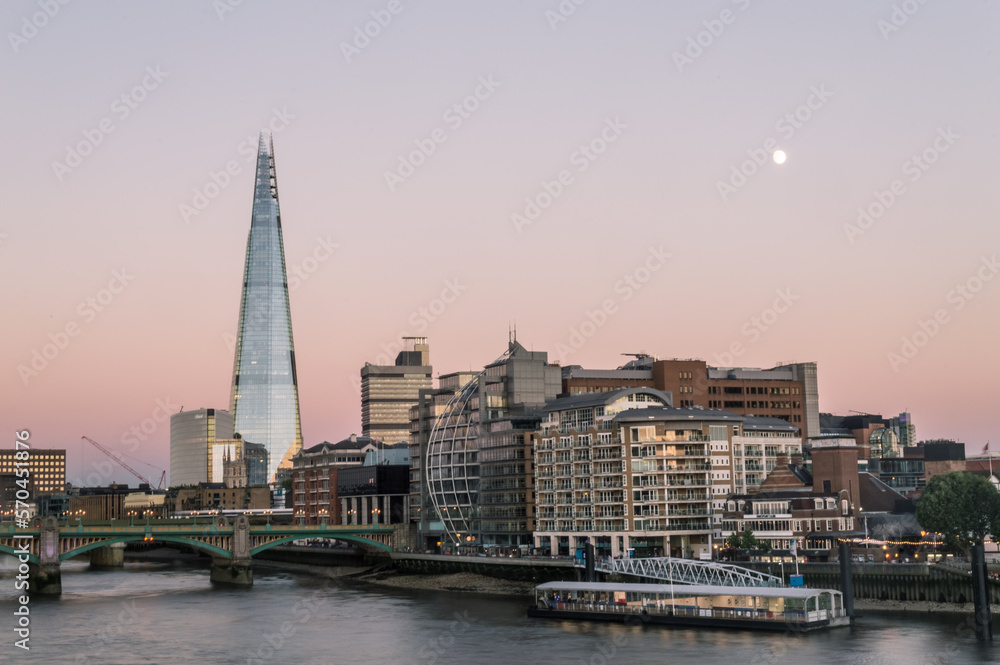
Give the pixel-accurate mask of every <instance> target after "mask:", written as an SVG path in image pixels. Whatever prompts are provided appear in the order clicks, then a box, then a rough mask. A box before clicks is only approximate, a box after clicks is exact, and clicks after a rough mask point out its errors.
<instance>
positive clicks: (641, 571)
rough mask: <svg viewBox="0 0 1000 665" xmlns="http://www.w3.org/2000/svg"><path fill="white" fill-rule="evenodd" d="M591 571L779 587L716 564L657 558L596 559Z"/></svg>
mask: <svg viewBox="0 0 1000 665" xmlns="http://www.w3.org/2000/svg"><path fill="white" fill-rule="evenodd" d="M594 570H596V571H598V572H601V573H605V574H618V575H633V576H635V577H645V578H648V579H651V580H658V581H662V582H673V583H674V584H708V585H712V586H740V587H748V586H750V587H778V586H784V582H783V581H782V580H781V578H779V577H775V576H774V575H768V574H767V573H762V572H758V571H756V570H750V569H749V568H743V567H741V566H734V565H732V564H728V563H717V562H715V561H698V560H696V559H677V558H674V557H659V558H649V559H598V560H597V561H596V562H595V563H594Z"/></svg>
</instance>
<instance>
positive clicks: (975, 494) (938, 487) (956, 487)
mask: <svg viewBox="0 0 1000 665" xmlns="http://www.w3.org/2000/svg"><path fill="white" fill-rule="evenodd" d="M917 521H918V522H920V525H921V526H922V527H923V528H925V529H927V530H928V531H934V532H937V533H940V534H942V535H944V537H945V543H946V544H947V545H951V546H953V547H958V548H960V549H962V550H963V551H965V552H966V553H968V551H969V550H970V549H971V547H972V546H973V545H982V544H983V541H984V540H986V536H987V535H989V534H990V533H992V534H993V536H994V537H1000V492H997V490H996V488H995V487H993V483H991V482H990V481H989V480H987V479H986V478H983V477H981V476H975V475H972V474H970V473H965V472H963V471H955V472H953V473H947V474H944V475H941V476H934V477H933V478H931V480H930V482H929V483H927V487H925V488H924V492H923V494H922V495H921V497H920V501H919V502H917Z"/></svg>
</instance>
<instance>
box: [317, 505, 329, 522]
mask: <svg viewBox="0 0 1000 665" xmlns="http://www.w3.org/2000/svg"><path fill="white" fill-rule="evenodd" d="M329 515H330V512H329V511H328V510H327V509H326V508H321V509H320V511H319V521H320V524H322V525H323V526H326V518H327V516H329Z"/></svg>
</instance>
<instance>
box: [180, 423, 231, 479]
mask: <svg viewBox="0 0 1000 665" xmlns="http://www.w3.org/2000/svg"><path fill="white" fill-rule="evenodd" d="M232 438H233V415H232V414H231V413H229V412H228V411H224V410H222V409H197V410H194V411H181V412H180V413H175V414H173V415H172V416H170V485H171V487H179V486H181V485H197V484H198V483H206V482H208V481H209V480H210V479H211V467H212V458H211V455H212V447H213V446H214V445H215V443H216V441H217V440H227V439H232Z"/></svg>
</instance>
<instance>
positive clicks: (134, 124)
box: [0, 0, 1000, 485]
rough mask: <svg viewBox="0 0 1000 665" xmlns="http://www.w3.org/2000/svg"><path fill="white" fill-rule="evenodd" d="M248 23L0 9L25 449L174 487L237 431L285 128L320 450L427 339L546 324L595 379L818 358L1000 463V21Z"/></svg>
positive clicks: (446, 342)
mask: <svg viewBox="0 0 1000 665" xmlns="http://www.w3.org/2000/svg"><path fill="white" fill-rule="evenodd" d="M216 4H219V3H216ZM563 4H566V3H563ZM570 4H573V3H570ZM222 5H223V7H226V8H228V9H223V10H219V9H218V7H216V6H215V5H213V3H195V2H179V3H171V4H170V5H169V6H168V5H165V4H158V3H126V2H107V3H102V4H101V5H100V6H88V5H84V4H82V3H81V4H77V3H70V4H68V5H59V11H58V13H57V14H56V15H54V16H52V17H50V18H49V19H47V21H46V23H45V25H44V26H42V27H37V28H36V30H35V32H34V33H33V36H31V37H30V38H29V37H25V36H24V34H23V31H24V27H23V26H24V25H25V24H24V20H25V19H26V20H27V21H28V22H29V23H30V22H31V20H32V18H31V17H32V16H33V15H34V14H35V13H37V12H38V11H40V10H39V5H38V4H37V3H35V2H26V1H21V0H19V1H18V2H14V3H9V4H7V5H5V6H4V7H3V9H2V10H0V20H2V23H3V25H5V26H6V28H7V29H6V30H5V31H4V32H5V33H8V32H10V33H11V34H14V35H17V36H19V37H20V38H19V39H17V38H15V39H13V40H12V39H11V38H10V37H8V40H7V41H8V44H7V46H6V47H5V48H7V51H6V54H5V56H4V57H5V58H6V61H7V62H6V67H5V69H4V81H5V84H6V86H5V87H6V89H7V90H8V91H9V96H10V99H11V100H16V102H12V103H10V104H8V105H5V108H4V110H3V111H2V113H3V116H4V120H5V125H6V126H7V127H8V128H10V130H9V132H8V140H7V159H5V160H4V163H3V165H2V166H0V169H2V171H0V177H2V178H3V180H4V181H5V182H6V183H8V184H9V186H10V191H9V194H8V196H7V200H8V201H9V202H11V206H10V208H9V210H8V214H7V215H6V218H5V221H4V222H2V223H0V265H2V267H3V272H4V274H5V277H6V282H7V284H8V287H7V288H6V289H4V292H3V306H4V311H5V312H6V313H7V315H8V319H9V321H8V323H7V324H6V325H5V326H4V327H3V330H2V334H0V340H2V349H3V367H4V370H5V371H4V375H3V379H2V382H0V386H2V391H3V392H2V394H3V397H4V400H3V401H4V408H3V412H2V420H3V424H4V426H5V428H6V431H7V432H8V436H10V433H12V432H14V431H15V430H21V429H28V430H30V431H31V441H32V446H33V447H34V448H65V449H66V450H67V467H68V468H67V472H66V479H67V480H68V481H70V482H74V481H75V480H76V479H84V480H85V479H86V477H87V475H88V474H90V473H92V472H94V469H95V465H102V464H105V462H106V457H104V456H103V455H102V454H101V453H100V452H98V451H97V450H94V449H93V448H92V447H91V446H89V445H88V444H86V443H85V442H83V441H81V438H80V437H81V436H82V435H86V436H89V437H91V438H93V439H95V440H97V441H99V442H101V443H103V444H105V445H106V446H108V447H109V448H112V449H114V450H117V451H120V452H123V453H126V454H127V455H129V456H131V457H132V458H135V459H138V460H142V461H143V462H146V463H148V464H150V465H152V466H154V467H159V468H161V469H163V468H167V467H168V465H169V439H170V436H169V432H170V424H169V416H170V415H171V414H172V413H175V412H177V411H178V410H180V409H181V407H183V408H184V409H185V410H191V409H198V408H216V409H228V408H229V390H230V381H231V378H232V369H233V345H234V342H235V333H236V325H237V320H238V316H239V304H240V290H241V279H242V274H243V264H244V259H245V256H246V254H245V253H246V242H247V233H248V231H249V229H250V217H251V206H252V203H253V186H254V182H253V180H254V178H253V168H254V159H255V157H256V146H257V136H258V133H259V132H261V131H265V132H267V133H268V134H269V135H271V136H272V137H273V141H274V150H275V164H276V170H277V183H278V191H279V192H280V201H281V208H282V215H281V222H282V233H283V240H284V250H285V259H286V266H287V272H288V282H289V292H290V300H291V305H290V309H291V319H292V330H293V332H294V341H295V351H296V359H297V369H298V391H299V399H300V405H301V422H302V435H303V446H304V447H308V446H311V445H315V444H317V443H320V442H322V441H324V440H328V441H339V440H341V439H344V438H346V437H348V436H350V435H351V434H352V433H358V434H360V433H361V424H360V423H361V406H360V402H361V396H360V379H359V372H360V370H361V368H362V366H363V365H364V364H365V362H371V363H376V364H380V363H384V364H392V361H393V360H394V358H395V352H394V349H398V345H399V343H400V339H401V337H403V336H420V337H426V338H427V339H428V343H429V345H430V361H431V364H432V365H433V367H434V375H435V377H436V376H437V375H439V374H446V373H451V372H457V371H466V370H480V369H482V367H483V365H485V364H486V363H489V362H491V361H492V360H494V359H495V358H496V357H497V356H499V355H500V354H501V353H502V352H503V351H504V350H505V349H506V345H507V341H508V331H509V330H510V329H511V328H512V327H516V330H517V339H518V341H519V342H521V344H523V345H524V346H525V347H526V348H528V349H529V350H534V351H547V352H548V353H549V362H551V363H559V364H562V365H564V366H565V365H581V366H583V367H586V368H594V369H611V368H614V367H617V366H620V365H622V364H624V363H625V362H626V361H627V360H628V358H627V357H625V356H624V355H622V354H629V353H638V352H644V353H649V354H651V355H655V356H657V357H659V358H699V359H703V360H705V361H707V362H708V364H709V365H713V366H738V367H760V368H768V367H773V366H775V365H776V364H781V363H790V362H810V361H814V362H816V363H817V364H818V375H819V400H820V402H819V403H820V410H821V411H822V412H826V413H835V414H847V413H849V412H852V411H858V412H866V413H873V414H881V415H883V416H886V417H891V416H895V415H898V414H899V413H900V412H903V411H908V412H910V413H911V414H912V415H913V422H914V424H915V426H916V432H917V437H918V439H920V440H926V439H938V438H945V439H954V440H957V441H960V442H963V443H965V444H966V446H967V452H968V454H969V455H970V456H971V455H975V454H978V453H980V452H981V451H982V449H983V446H984V445H986V444H987V442H988V441H991V440H993V439H998V438H1000V437H998V436H997V434H996V432H995V431H994V430H995V427H994V426H993V425H990V424H989V423H990V422H992V421H993V410H992V407H991V403H990V402H989V399H990V397H989V395H990V394H992V391H991V389H990V388H989V386H990V385H992V378H993V375H994V374H996V373H997V370H998V369H1000V367H998V363H997V360H996V359H993V360H991V359H990V358H991V357H990V356H989V355H988V353H987V351H988V349H989V348H990V346H989V342H988V339H989V335H990V334H991V333H990V331H992V330H995V329H996V328H997V325H998V324H1000V307H998V305H1000V280H998V279H994V277H995V276H996V274H997V272H1000V263H998V259H997V250H998V246H1000V231H998V227H997V225H996V224H995V221H994V220H993V218H992V216H991V213H990V212H989V211H990V210H996V209H997V203H998V197H1000V190H998V189H997V188H996V187H995V185H994V184H993V180H994V177H995V176H994V174H995V171H996V169H995V159H996V155H997V154H998V150H1000V136H998V132H997V130H996V121H995V118H996V117H997V116H998V111H1000V94H998V92H997V91H998V88H997V78H996V77H997V74H996V72H997V71H998V65H1000V62H998V59H1000V56H998V51H997V49H996V46H995V40H994V39H993V34H992V33H993V30H994V26H995V25H996V22H997V20H998V19H1000V5H998V4H995V3H967V2H956V3H951V4H934V3H928V4H922V5H919V10H918V11H917V12H916V13H914V14H912V15H907V17H906V20H905V21H902V22H900V20H899V19H898V17H897V18H896V19H894V18H893V4H892V3H891V2H880V3H868V2H860V1H859V0H855V1H850V2H844V3H837V4H836V5H829V6H827V5H823V6H813V5H809V6H804V5H802V4H796V3H792V2H776V3H774V2H772V3H762V2H761V3H758V2H751V0H734V1H733V2H728V1H722V0H720V1H719V2H714V3H692V4H684V5H683V6H673V5H671V6H662V5H660V4H656V3H649V2H625V3H599V2H587V3H583V4H579V5H576V4H574V5H573V6H575V7H576V9H575V10H574V12H573V13H571V14H568V15H566V14H563V13H560V10H559V7H560V3H559V2H557V1H556V0H550V1H548V2H529V3H519V4H517V5H509V6H502V7H500V6H494V5H490V4H486V3H461V2H457V1H454V0H453V1H447V2H440V3H435V4H434V5H422V4H419V3H411V2H405V1H401V2H399V3H398V4H396V3H393V2H390V0H379V1H373V2H367V1H366V2H358V3H350V4H344V5H341V4H338V5H333V6H327V5H315V4H311V3H303V2H290V3H283V4H281V5H278V4H268V3H253V2H243V3H241V4H235V3H229V2H225V0H222ZM390 5H392V6H393V7H396V8H398V11H396V12H390V11H389V10H388V9H387V7H389V6H390ZM383 12H384V13H383ZM726 12H728V13H726ZM724 13H725V16H723V14H724ZM386 16H388V17H389V18H388V19H387V18H386ZM554 16H555V17H554ZM729 19H731V20H729ZM894 20H895V23H894ZM373 21H375V22H376V25H377V29H376V28H370V27H369V28H367V29H368V33H367V35H366V33H365V30H366V26H369V25H370V24H371V23H372V22H373ZM897 23H900V24H899V25H897ZM887 25H888V26H890V27H886V26H887ZM359 31H360V34H361V35H366V36H367V40H365V39H364V38H359V37H358V34H359ZM27 32H31V31H30V30H28V31H27ZM371 33H376V34H375V35H374V36H373V35H372V34H371ZM704 35H707V36H704ZM699 40H700V41H699ZM692 44H694V47H692V46H691V45H692ZM776 151H779V152H780V153H781V154H780V155H778V154H777V152H776ZM996 445H998V444H997V442H994V443H993V446H994V449H995V446H996ZM137 469H138V470H139V471H140V472H141V473H143V474H144V475H147V476H148V477H152V478H153V480H154V482H155V480H156V479H157V478H158V477H159V472H157V471H154V470H153V469H151V468H150V467H149V466H142V465H138V466H137ZM110 481H116V482H123V483H129V484H133V485H134V484H135V483H136V482H137V480H136V479H135V478H134V477H131V475H130V474H129V473H128V472H127V471H125V470H124V469H121V468H118V467H117V466H116V467H115V468H114V471H113V473H112V474H111V476H110V477H104V478H102V484H106V483H107V482H110Z"/></svg>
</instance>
